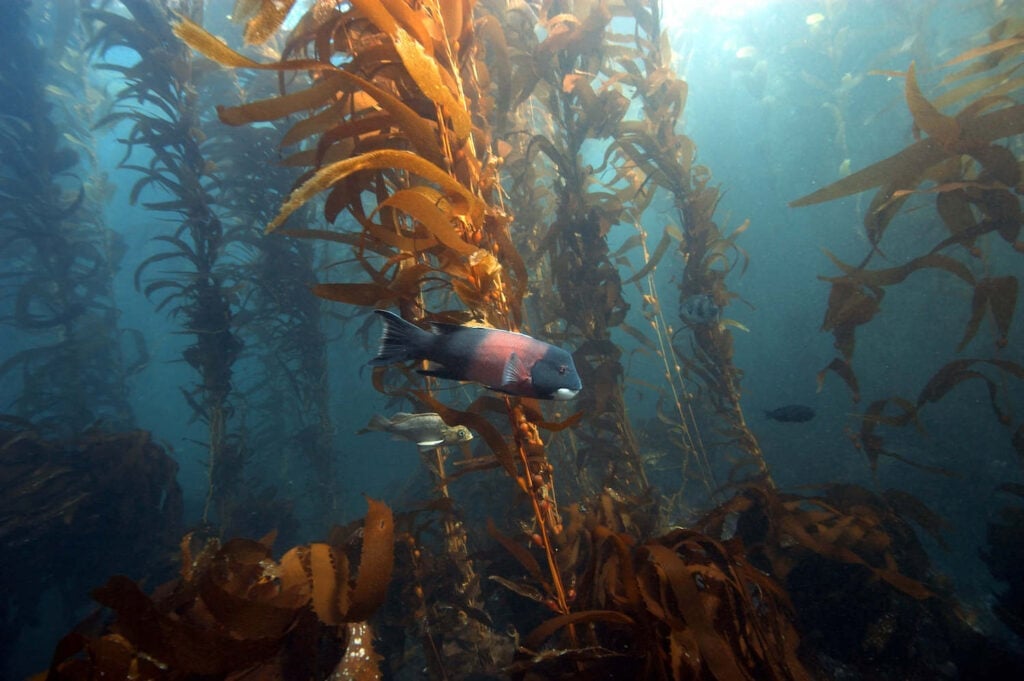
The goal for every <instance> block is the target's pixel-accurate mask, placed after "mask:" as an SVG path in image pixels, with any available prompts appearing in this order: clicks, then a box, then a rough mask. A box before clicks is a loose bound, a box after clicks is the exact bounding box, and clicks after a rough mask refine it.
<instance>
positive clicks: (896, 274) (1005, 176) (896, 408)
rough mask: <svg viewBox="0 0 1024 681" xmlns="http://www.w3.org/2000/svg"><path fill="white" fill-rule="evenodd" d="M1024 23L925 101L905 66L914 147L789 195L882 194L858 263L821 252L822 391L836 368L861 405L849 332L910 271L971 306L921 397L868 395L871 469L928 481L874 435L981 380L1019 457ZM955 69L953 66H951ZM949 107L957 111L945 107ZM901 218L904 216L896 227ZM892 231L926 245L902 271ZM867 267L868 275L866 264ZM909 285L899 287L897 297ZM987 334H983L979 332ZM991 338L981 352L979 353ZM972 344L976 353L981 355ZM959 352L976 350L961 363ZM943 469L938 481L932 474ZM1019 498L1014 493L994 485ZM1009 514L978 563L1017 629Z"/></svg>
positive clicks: (1000, 34) (968, 60) (1013, 24)
mask: <svg viewBox="0 0 1024 681" xmlns="http://www.w3.org/2000/svg"><path fill="white" fill-rule="evenodd" d="M1022 29H1024V23H1022V22H1021V20H1020V19H1019V18H1008V19H1004V20H1002V21H1000V22H999V23H997V24H996V25H994V26H993V27H992V28H991V29H990V30H989V31H988V35H987V38H988V42H987V43H986V44H984V45H982V46H979V47H976V48H973V49H969V50H966V51H964V52H962V53H961V54H959V55H957V56H955V57H953V58H952V59H950V60H948V61H947V62H946V63H945V64H943V65H942V66H941V68H942V69H943V70H944V71H946V75H945V76H944V77H943V78H942V80H941V82H940V83H939V87H940V89H941V92H940V94H938V95H937V96H934V97H932V98H930V99H929V98H928V97H926V96H925V94H924V93H923V92H922V90H921V87H920V86H919V84H918V78H917V70H916V68H915V64H914V63H913V62H911V63H910V65H909V67H908V68H907V70H906V72H904V73H898V74H893V75H898V76H899V77H901V78H903V79H904V99H905V102H906V106H907V108H908V109H909V111H910V113H911V115H912V117H913V131H914V137H915V142H914V143H913V144H911V145H910V146H908V147H907V148H905V149H903V150H902V151H900V152H899V153H897V154H894V155H892V156H890V157H888V158H886V159H884V160H882V161H879V162H877V163H875V164H873V165H871V166H869V167H867V168H864V169H862V170H859V171H857V172H856V173H853V174H852V175H850V176H849V177H847V178H844V179H842V180H840V181H838V182H835V183H833V184H831V185H829V186H826V187H824V188H822V189H820V190H818V191H816V192H814V193H812V194H809V195H808V196H805V197H802V198H800V199H797V200H796V201H794V202H793V203H792V205H794V206H806V205H811V204H814V203H819V202H822V201H831V200H835V199H839V198H841V197H845V196H849V195H851V194H856V193H860V192H863V191H867V190H870V189H876V192H875V194H874V196H873V197H872V200H871V202H870V205H869V206H868V208H867V211H866V212H865V215H864V232H865V234H866V235H867V241H868V245H869V248H868V252H867V253H866V254H865V255H864V257H863V259H862V260H861V261H860V262H859V263H857V264H847V263H844V262H842V261H840V260H839V259H838V258H837V257H835V256H834V255H832V254H829V257H830V258H831V259H832V261H833V263H835V265H836V266H837V267H838V268H839V269H840V270H841V274H839V275H835V276H830V277H822V278H823V279H825V280H826V281H828V282H829V285H830V293H829V299H828V308H827V310H826V313H825V319H824V322H823V324H822V328H823V330H825V331H829V332H831V333H832V334H833V336H834V337H835V347H836V349H837V350H838V351H839V356H838V357H836V358H834V359H833V360H832V361H831V362H830V363H829V365H828V366H826V367H825V368H824V369H822V371H821V372H820V373H819V376H818V381H819V384H821V383H822V382H824V380H825V379H826V377H827V374H828V372H830V371H831V372H835V373H836V374H837V375H838V376H840V377H841V378H842V379H843V381H844V382H845V383H846V385H847V386H848V387H849V389H850V391H851V393H852V397H853V401H854V402H859V401H860V399H861V393H862V391H864V390H865V387H864V386H862V385H861V382H860V381H859V380H858V377H857V373H856V372H855V370H854V368H853V360H854V349H855V340H856V332H857V330H858V329H859V328H860V327H861V326H863V325H866V324H868V323H870V322H872V321H873V320H874V319H875V317H876V316H877V315H878V313H879V312H880V310H881V307H882V303H883V301H884V299H885V297H886V295H887V294H889V293H890V291H892V289H893V288H894V287H895V286H896V285H903V284H905V282H906V280H907V279H909V278H910V277H911V276H913V275H915V274H916V273H918V272H923V271H927V270H932V271H935V272H938V273H940V274H941V275H943V276H946V277H949V278H950V280H951V281H952V282H953V284H954V285H956V286H959V287H961V288H962V289H963V290H964V291H965V292H966V293H969V296H964V300H967V299H968V298H969V300H970V304H969V310H967V309H965V310H964V312H965V313H967V314H965V315H964V316H965V318H966V319H967V323H966V327H965V328H964V331H963V335H962V336H961V337H960V339H959V342H958V343H957V342H956V338H949V339H948V350H949V352H951V353H955V355H956V356H954V357H952V358H951V357H949V356H948V355H947V356H944V357H942V358H941V361H942V364H941V365H939V366H938V367H937V368H936V370H935V371H934V373H933V374H932V375H931V376H930V377H929V378H928V379H927V382H926V383H925V385H923V386H922V387H921V388H920V390H919V391H918V393H917V395H916V396H904V395H885V396H884V397H879V398H876V399H873V400H872V401H871V402H870V403H869V404H868V406H867V407H866V408H865V409H864V412H863V414H862V415H861V416H860V421H861V424H860V429H859V432H857V433H855V434H853V436H852V439H853V442H854V445H855V446H856V447H857V448H858V449H860V450H861V451H863V453H864V454H865V455H866V456H867V458H868V460H869V462H870V465H871V468H872V470H876V469H877V467H878V465H879V462H880V461H881V460H883V459H884V458H891V459H896V460H899V461H902V462H904V463H908V464H910V465H913V466H917V467H922V468H924V469H925V470H930V471H932V472H935V471H936V470H937V469H936V467H934V466H927V465H925V464H923V463H922V462H919V461H915V460H911V459H908V458H906V457H904V456H901V455H900V454H899V453H897V452H894V451H890V449H888V448H887V447H886V445H885V440H884V438H883V436H882V434H881V432H882V431H883V428H884V427H890V428H893V427H907V426H909V425H914V426H916V427H918V428H919V429H920V428H921V424H922V422H923V420H924V418H925V416H926V413H925V412H926V410H927V407H928V406H929V405H932V404H935V403H937V402H940V401H942V400H944V399H946V398H948V397H949V396H950V395H951V393H953V392H954V391H955V390H956V389H957V388H958V387H959V386H961V385H963V384H965V383H968V382H978V381H980V382H981V383H982V384H983V385H984V387H985V391H986V392H987V396H988V406H989V407H990V408H991V411H992V414H993V416H994V417H995V422H996V423H998V424H999V425H1000V426H1002V427H1004V428H1005V429H1006V430H1007V431H1008V439H1009V440H1010V444H1011V445H1012V447H1013V449H1014V450H1015V451H1016V452H1017V454H1018V455H1024V421H1022V420H1021V416H1020V414H1019V412H1017V411H1015V402H1016V401H1015V399H1014V396H1013V392H1014V388H1015V387H1019V386H1020V385H1021V381H1024V365H1022V364H1021V363H1020V361H1019V358H1018V357H1017V356H1015V355H1014V354H1013V353H1012V352H1011V350H1010V346H1009V337H1010V332H1011V325H1012V323H1013V318H1014V314H1015V312H1016V309H1017V306H1018V288H1019V281H1018V277H1017V276H1016V275H1015V274H1014V272H1016V271H1017V269H1018V260H1019V257H1020V254H1021V253H1022V252H1024V242H1022V241H1021V238H1020V231H1021V223H1022V217H1021V205H1020V194H1021V191H1022V187H1024V185H1022V171H1021V168H1022V165H1021V164H1022V160H1021V147H1020V136H1021V135H1022V134H1024V103H1021V101H1020V93H1021V91H1022V88H1024V79H1022V78H1021V76H1020V74H1019V70H1020V68H1021V66H1022V64H1024V61H1022V55H1024V33H1022ZM954 67H955V68H954ZM953 108H955V109H956V112H955V113H943V110H949V109H953ZM914 201H918V202H920V205H924V206H927V207H933V208H934V213H933V214H934V216H935V218H937V220H936V222H937V223H938V224H941V226H942V232H941V233H940V234H938V235H936V234H935V232H934V231H926V230H927V226H928V222H927V221H922V220H921V219H920V217H919V216H914V217H916V218H917V219H916V220H915V219H913V218H911V217H910V216H908V215H906V213H910V210H909V209H910V208H911V207H916V206H915V204H914V203H913V202H914ZM901 218H902V219H901ZM894 230H917V231H918V233H923V234H924V235H925V238H927V239H928V241H925V240H924V239H922V240H921V242H923V243H924V244H926V245H927V246H928V248H927V249H925V250H923V251H921V252H916V253H912V254H911V255H910V256H909V257H908V258H906V259H905V262H902V263H901V264H890V265H889V266H887V267H879V266H878V264H877V263H878V262H879V261H880V260H885V259H887V257H888V256H887V254H886V245H887V243H888V242H887V241H886V240H885V237H886V236H888V235H889V234H890V232H892V231H894ZM872 265H873V266H872ZM904 288H906V287H904ZM983 325H984V326H983ZM983 340H987V341H988V343H987V345H986V346H980V343H981V342H982V341H983ZM979 346H980V347H979ZM966 351H970V354H968V355H966V356H965V355H964V353H965V352H966ZM938 472H940V473H941V472H944V471H942V470H941V469H938ZM1002 490H1003V491H1008V492H1010V493H1012V494H1014V495H1018V496H1019V489H1018V488H1017V486H1014V485H1006V486H1004V487H1003V488H1002ZM1018 513H1019V510H1018V509H1017V508H1016V507H1010V508H1007V509H1004V510H1003V511H1002V514H1001V517H1000V518H998V519H997V520H994V521H992V522H991V524H990V526H989V537H990V541H991V543H992V546H991V550H990V551H988V552H986V554H985V557H986V560H987V561H988V562H989V564H990V566H991V567H992V570H993V574H994V575H995V576H996V577H997V578H999V579H1002V580H1006V581H1008V582H1009V585H1010V588H1009V590H1008V591H1007V592H1006V593H1005V594H1004V596H1003V597H1002V603H1001V604H1000V606H999V607H998V608H997V609H996V613H997V614H998V615H999V617H1000V618H1001V619H1003V620H1004V622H1005V623H1006V624H1007V625H1008V626H1009V627H1010V628H1011V629H1014V630H1015V631H1019V628H1020V625H1019V623H1020V620H1021V616H1022V613H1021V607H1020V599H1019V596H1018V595H1017V593H1018V591H1019V580H1018V579H1016V578H1015V577H1014V576H1013V575H1012V572H1011V571H1009V570H1007V569H1006V563H1007V560H1008V559H1010V560H1012V558H1010V557H1012V556H1013V555H1014V553H1015V551H1016V549H1015V548H1014V547H1012V546H1011V543H1010V542H1008V541H1007V539H1008V531H1007V529H1008V528H1007V526H1006V524H1005V522H1004V521H1005V518H1007V517H1015V516H1016V515H1017V514H1018Z"/></svg>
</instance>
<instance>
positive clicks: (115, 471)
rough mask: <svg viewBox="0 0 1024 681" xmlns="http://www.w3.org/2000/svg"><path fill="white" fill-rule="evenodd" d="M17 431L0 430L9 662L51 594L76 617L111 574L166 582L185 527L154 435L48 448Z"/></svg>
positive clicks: (87, 436) (96, 437)
mask: <svg viewBox="0 0 1024 681" xmlns="http://www.w3.org/2000/svg"><path fill="white" fill-rule="evenodd" d="M15 425H18V424H13V423H6V424H4V425H3V427H2V428H0V489H2V490H3V495H0V575H2V581H3V585H4V589H3V597H2V599H0V612H2V613H3V618H2V622H3V624H2V627H0V630H2V633H3V636H0V641H2V643H0V660H4V661H5V658H6V657H7V655H9V654H10V653H11V652H12V651H13V649H14V646H15V645H16V644H17V641H18V634H19V633H20V632H21V631H22V629H23V627H24V626H25V624H26V623H27V622H31V621H32V620H33V619H34V617H35V615H36V611H37V608H38V607H39V603H40V599H41V598H42V597H43V595H44V594H45V593H46V592H47V591H48V590H50V589H55V590H56V591H57V593H58V594H59V595H60V597H61V600H62V601H63V602H64V603H65V604H66V605H67V606H68V607H69V611H70V612H74V610H73V609H70V608H77V607H80V604H79V599H80V597H81V595H82V594H84V593H86V592H88V590H90V589H91V588H93V587H94V586H95V585H96V584H98V583H100V582H102V581H103V580H104V579H105V578H106V576H107V575H109V574H110V573H111V571H122V572H126V573H129V574H132V575H133V576H136V577H138V578H145V577H150V578H152V577H156V578H159V579H164V578H166V577H167V575H168V574H169V572H170V571H171V569H173V568H172V563H171V560H170V559H171V555H172V551H173V550H174V546H175V543H176V542H177V539H178V537H179V536H180V532H181V522H182V499H181V488H180V487H178V483H177V481H176V479H175V478H176V476H177V471H178V464H177V463H176V462H175V461H174V459H172V458H171V457H170V456H169V455H168V454H167V453H166V452H165V451H164V449H163V448H162V447H160V446H159V445H157V444H155V443H154V442H153V441H152V440H151V439H150V436H149V434H148V433H146V432H144V431H134V432H125V433H106V432H103V431H101V430H91V431H86V432H84V433H81V434H79V435H77V436H76V437H75V438H73V439H68V440H51V439H47V438H45V437H43V436H42V435H40V434H39V432H37V431H34V430H32V429H31V428H30V427H27V426H25V425H23V424H22V425H21V427H18V428H14V427H13V426H15ZM67 617H68V615H67V614H65V618H67Z"/></svg>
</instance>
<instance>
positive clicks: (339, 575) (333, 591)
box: [308, 544, 349, 626]
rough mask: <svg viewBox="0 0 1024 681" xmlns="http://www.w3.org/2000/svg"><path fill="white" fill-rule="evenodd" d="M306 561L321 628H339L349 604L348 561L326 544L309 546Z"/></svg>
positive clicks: (341, 553)
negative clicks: (321, 624) (325, 626)
mask: <svg viewBox="0 0 1024 681" xmlns="http://www.w3.org/2000/svg"><path fill="white" fill-rule="evenodd" d="M308 561H309V579H310V583H311V584H312V599H311V600H312V605H313V611H314V612H315V613H316V616H317V618H318V619H319V620H320V621H321V622H323V623H324V624H328V625H331V626H336V625H339V624H341V623H342V622H344V621H345V615H346V613H347V612H348V604H349V583H348V580H349V571H348V557H347V556H346V555H345V553H344V552H343V551H341V550H339V549H336V548H334V547H332V546H329V545H327V544H310V545H309V553H308Z"/></svg>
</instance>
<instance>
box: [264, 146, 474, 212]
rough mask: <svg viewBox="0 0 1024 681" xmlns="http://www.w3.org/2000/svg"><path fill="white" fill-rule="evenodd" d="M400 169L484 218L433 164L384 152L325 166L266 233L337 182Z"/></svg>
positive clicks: (399, 152)
mask: <svg viewBox="0 0 1024 681" xmlns="http://www.w3.org/2000/svg"><path fill="white" fill-rule="evenodd" d="M384 169H399V170H405V171H408V172H410V173H412V174H414V175H419V176H420V177H423V178H424V179H426V180H429V181H431V182H434V183H435V184H437V185H438V186H440V187H441V188H442V189H443V190H444V191H446V192H452V193H457V194H461V195H462V196H464V197H465V199H466V200H467V201H468V202H469V204H470V205H471V206H472V207H473V209H472V212H471V216H470V217H473V218H478V217H479V216H482V214H483V206H482V205H481V202H480V200H479V199H477V197H476V196H475V195H473V194H472V193H471V192H470V191H469V190H468V189H466V188H465V187H463V186H462V185H461V184H459V183H458V182H457V181H456V180H455V179H454V178H453V177H452V176H451V175H449V174H448V173H446V172H444V171H443V170H441V169H440V168H438V167H437V166H436V165H434V164H433V163H430V162H429V161H427V160H426V159H424V158H422V157H421V156H419V155H417V154H415V153H413V152H410V151H402V150H397V149H382V150H379V151H371V152H368V153H366V154H361V155H359V156H356V157H354V158H348V159H345V160H343V161H338V162H337V163H332V164H331V165H328V166H325V167H323V168H321V169H320V170H318V171H317V172H316V173H315V174H314V175H313V176H312V177H311V178H309V179H308V180H306V182H304V183H303V184H302V185H301V186H300V187H298V188H297V189H295V191H293V192H292V194H291V196H290V197H289V198H288V201H286V202H285V203H284V205H283V206H281V210H280V212H279V213H278V214H277V217H275V218H274V219H273V220H272V221H271V223H270V224H269V225H267V229H266V231H267V232H272V231H274V230H275V229H277V228H278V227H279V226H280V225H281V224H282V223H283V222H284V221H285V220H286V219H288V216H289V215H291V214H292V213H294V212H295V211H296V210H298V209H299V208H301V207H302V206H303V205H305V204H306V202H308V201H309V200H310V199H312V198H313V197H314V196H315V195H316V194H318V193H320V192H321V191H323V190H325V189H327V188H329V187H331V186H332V185H333V184H335V183H336V182H339V181H340V180H342V179H344V178H346V177H348V176H349V175H351V174H352V173H355V172H359V171H362V170H384Z"/></svg>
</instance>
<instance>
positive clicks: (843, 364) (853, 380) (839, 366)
mask: <svg viewBox="0 0 1024 681" xmlns="http://www.w3.org/2000/svg"><path fill="white" fill-rule="evenodd" d="M829 371H832V372H834V373H835V374H836V376H839V378H841V379H843V382H844V383H846V385H847V387H848V388H849V389H850V392H851V393H852V395H853V401H854V402H860V385H859V384H858V382H857V376H856V374H854V373H853V367H852V366H850V363H849V362H847V361H846V360H845V359H842V358H840V357H836V358H834V359H833V360H832V361H831V362H829V364H828V366H826V367H825V368H824V369H822V370H821V371H819V372H818V392H821V390H822V388H824V387H825V374H826V373H828V372H829Z"/></svg>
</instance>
